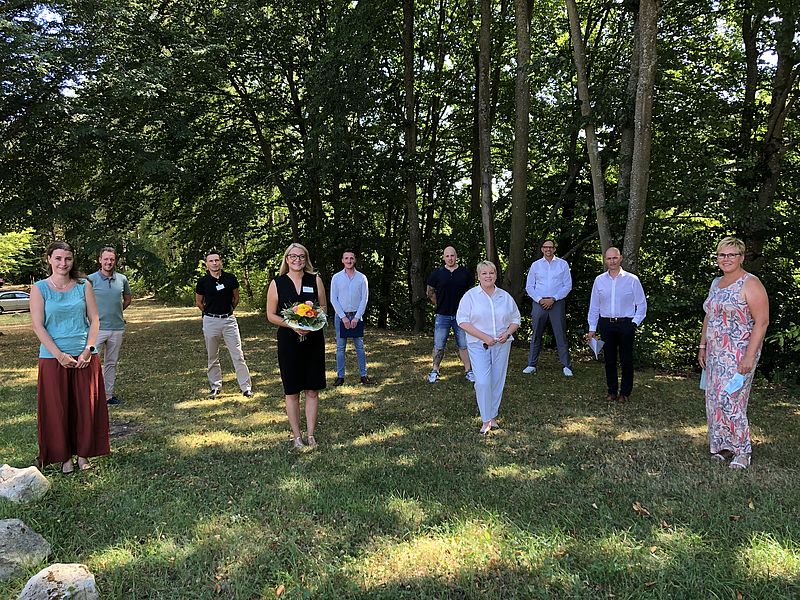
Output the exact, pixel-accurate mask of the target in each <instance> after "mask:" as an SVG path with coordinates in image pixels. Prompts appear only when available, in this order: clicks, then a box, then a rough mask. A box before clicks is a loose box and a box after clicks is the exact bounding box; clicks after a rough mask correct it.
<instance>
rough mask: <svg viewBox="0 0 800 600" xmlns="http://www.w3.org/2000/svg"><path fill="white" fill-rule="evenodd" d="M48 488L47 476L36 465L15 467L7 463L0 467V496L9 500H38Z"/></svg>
mask: <svg viewBox="0 0 800 600" xmlns="http://www.w3.org/2000/svg"><path fill="white" fill-rule="evenodd" d="M49 489H50V482H49V481H47V477H45V476H44V475H42V473H41V472H40V471H39V469H37V468H36V467H25V468H24V469H15V468H14V467H11V466H9V465H3V466H2V467H0V497H2V498H6V499H7V500H10V501H11V502H30V501H32V500H38V499H39V498H41V497H42V496H44V495H45V494H46V493H47V490H49Z"/></svg>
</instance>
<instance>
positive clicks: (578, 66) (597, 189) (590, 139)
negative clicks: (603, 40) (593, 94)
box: [566, 0, 612, 252]
mask: <svg viewBox="0 0 800 600" xmlns="http://www.w3.org/2000/svg"><path fill="white" fill-rule="evenodd" d="M566 3H567V14H568V16H569V29H570V38H571V39H572V51H573V56H574V59H575V71H576V73H577V80H578V99H579V101H580V104H581V115H582V116H583V131H584V133H585V134H586V151H587V153H588V154H589V165H590V167H591V172H592V190H593V192H594V208H595V212H596V213H597V233H598V234H599V236H600V246H601V248H602V250H603V252H605V250H606V248H608V247H609V246H611V244H612V239H611V227H610V225H609V222H608V214H607V212H606V191H605V181H604V178H603V164H602V160H601V157H600V147H599V144H598V143H597V134H596V133H595V128H594V121H593V118H592V103H591V99H590V97H589V77H588V74H587V71H586V48H585V46H584V44H583V35H582V34H581V21H580V17H579V16H578V7H577V6H576V5H575V0H566Z"/></svg>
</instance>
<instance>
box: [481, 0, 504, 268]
mask: <svg viewBox="0 0 800 600" xmlns="http://www.w3.org/2000/svg"><path fill="white" fill-rule="evenodd" d="M491 29H492V2H491V0H481V29H480V60H479V69H478V78H479V81H480V83H479V86H478V139H479V142H480V144H479V148H480V168H481V219H482V221H483V240H484V246H485V248H486V258H487V259H488V260H490V261H492V262H493V263H494V264H495V265H497V267H498V269H499V268H500V267H499V265H498V261H497V246H496V244H495V239H494V214H493V213H494V211H493V210H492V162H491V131H490V129H491V125H490V118H491V112H490V111H491V106H490V94H489V91H490V89H489V67H490V55H491V43H492V40H491Z"/></svg>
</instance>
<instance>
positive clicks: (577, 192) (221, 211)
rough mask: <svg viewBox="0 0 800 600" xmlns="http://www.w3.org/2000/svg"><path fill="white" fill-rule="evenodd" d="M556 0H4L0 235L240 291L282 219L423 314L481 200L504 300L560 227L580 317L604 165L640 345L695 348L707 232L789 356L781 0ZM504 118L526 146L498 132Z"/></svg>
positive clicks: (792, 166)
mask: <svg viewBox="0 0 800 600" xmlns="http://www.w3.org/2000/svg"><path fill="white" fill-rule="evenodd" d="M568 4H569V2H567V3H564V2H560V1H556V0H542V1H540V2H531V1H530V0H528V1H527V2H510V1H509V0H492V1H486V0H483V1H482V2H478V1H477V0H466V1H463V0H460V1H454V0H415V1H413V2H412V1H411V0H406V2H405V3H397V2H388V1H385V0H376V1H374V2H365V1H363V0H361V1H358V0H347V1H342V0H322V1H315V2H309V1H308V0H296V1H294V2H288V3H287V2H274V1H272V0H268V1H266V2H264V1H261V2H253V1H251V0H235V1H234V0H229V1H223V2H218V3H205V4H204V3H196V2H186V1H185V0H177V1H175V2H160V1H159V2H152V1H149V0H137V1H135V2H133V1H129V0H115V1H114V2H109V1H108V0H65V1H61V2H24V1H11V2H6V3H4V4H3V5H2V6H0V23H2V28H3V31H4V35H3V44H2V46H0V70H2V73H3V77H2V83H1V85H2V91H3V93H2V100H1V101H0V131H2V155H0V221H1V222H2V227H1V228H0V229H1V230H0V233H5V234H10V233H14V232H22V231H24V230H26V228H30V229H32V230H33V239H34V240H35V241H36V245H34V246H32V247H35V248H36V251H37V252H38V251H39V250H41V248H43V246H44V245H46V244H45V242H46V241H48V240H50V239H52V238H54V237H64V238H66V239H68V240H69V241H70V242H73V243H75V245H76V246H77V247H78V248H79V255H80V256H79V258H80V260H81V263H82V264H83V265H84V266H86V267H87V268H88V267H89V265H90V264H92V263H93V262H94V258H95V254H96V251H97V250H98V249H99V248H100V247H102V246H104V245H107V244H109V243H112V244H115V245H116V246H118V247H119V249H120V250H121V253H122V258H123V261H124V263H125V265H126V266H127V268H128V269H129V270H130V272H131V274H133V275H134V276H135V278H136V279H137V280H138V281H139V283H140V285H141V286H142V287H143V288H144V289H148V290H150V291H152V292H154V293H158V294H160V295H163V296H175V295H176V294H178V293H179V291H180V290H181V289H182V288H183V287H184V286H186V285H187V282H189V281H190V280H191V279H192V278H193V277H194V275H195V273H196V269H197V265H198V261H199V259H200V258H201V257H202V255H203V253H204V252H205V250H207V249H209V248H212V247H214V248H219V249H220V250H222V251H223V252H224V253H225V254H226V256H227V257H228V259H229V261H232V264H233V265H235V267H236V268H237V269H239V270H241V271H242V272H243V274H244V280H245V286H246V289H247V290H249V291H250V293H251V294H252V296H253V301H254V302H256V303H258V302H260V301H261V299H262V298H263V287H264V283H265V281H266V279H268V278H269V277H271V276H272V275H273V274H274V272H275V271H276V268H277V264H278V261H279V258H280V256H281V255H282V251H283V249H284V248H285V247H286V246H287V245H288V244H289V243H290V242H291V241H292V240H297V241H301V242H303V243H304V244H305V245H306V246H308V247H309V250H310V252H311V255H312V258H313V260H314V262H315V264H316V265H318V267H319V268H320V270H321V272H322V274H323V277H324V278H326V279H329V277H330V276H331V275H332V274H333V272H334V271H335V270H338V268H340V266H339V262H338V259H339V257H340V255H341V251H342V249H344V248H345V247H352V248H354V249H356V250H357V251H358V252H359V254H360V255H361V261H360V265H359V266H360V268H362V269H363V270H364V272H365V273H366V274H367V276H368V277H369V278H370V281H371V284H372V285H371V287H372V290H373V292H372V294H371V309H370V314H369V315H368V317H369V319H370V320H372V321H374V322H375V323H376V324H379V325H381V326H390V327H416V328H417V329H420V328H421V327H422V325H423V323H421V322H420V318H421V317H424V312H420V311H419V310H418V311H416V312H415V310H414V309H415V307H416V308H417V309H419V308H420V304H419V297H418V295H416V296H415V292H414V289H415V288H414V283H415V281H418V279H417V280H415V278H419V277H421V276H424V275H425V274H426V273H427V272H429V271H430V270H431V269H432V268H433V267H434V266H436V264H437V263H438V262H439V260H440V256H441V251H442V248H443V247H444V246H446V245H449V244H452V245H454V246H455V247H456V249H457V250H458V252H459V255H460V257H461V262H462V263H463V264H466V265H469V266H471V265H474V264H475V263H476V262H477V260H478V259H480V258H482V257H483V256H484V254H485V253H486V249H487V246H486V242H487V240H486V238H485V235H486V234H485V232H486V231H487V227H486V226H487V224H488V223H487V219H488V220H489V221H490V224H491V225H492V229H493V232H492V235H493V240H494V241H493V243H494V245H495V247H496V252H497V255H498V260H499V262H500V265H499V266H500V269H501V271H503V272H505V270H506V269H507V268H509V270H510V273H511V274H512V276H513V281H509V280H507V281H506V286H507V287H509V288H510V289H514V290H515V292H514V293H515V295H516V296H517V297H518V298H519V297H520V290H521V286H520V284H521V282H520V281H519V279H520V274H519V272H518V271H519V267H518V265H519V264H520V261H521V264H523V265H525V268H527V265H529V264H530V262H531V261H532V260H533V259H535V258H537V257H538V247H539V246H540V241H541V240H542V239H543V238H544V237H553V238H555V239H556V241H557V242H558V245H559V253H560V254H561V255H562V256H564V257H566V258H567V259H568V260H569V261H570V263H571V265H572V270H573V279H574V280H575V282H576V284H575V290H574V291H573V295H572V296H571V300H570V309H569V310H570V314H571V316H570V323H571V325H570V329H571V330H572V331H573V335H577V334H579V333H580V331H581V329H583V323H584V321H585V319H584V315H585V314H586V313H585V310H586V305H587V303H588V290H589V288H590V287H591V281H592V279H593V277H594V275H596V274H597V273H598V272H599V271H600V270H601V269H602V265H601V262H600V260H599V252H600V249H601V240H600V237H599V231H598V215H599V212H598V206H597V204H596V198H597V196H596V194H597V191H598V186H602V189H603V193H604V204H603V207H602V208H603V215H604V217H605V218H606V219H607V227H608V237H609V241H610V242H611V243H613V244H616V245H618V246H620V247H621V248H623V247H624V248H625V252H626V254H629V256H627V257H626V258H627V259H629V260H631V261H632V262H631V263H629V264H631V265H632V267H631V268H635V269H636V270H637V271H638V273H639V275H640V277H641V278H642V281H643V283H644V286H645V289H646V291H647V293H648V295H649V297H650V301H649V304H650V315H649V316H648V319H647V322H646V324H647V327H646V328H645V339H644V340H643V345H644V347H645V348H646V350H647V352H643V353H642V354H643V356H644V357H645V358H644V359H645V360H647V361H649V362H651V363H654V364H658V365H662V366H667V367H682V366H685V365H687V364H689V362H691V359H692V358H693V356H694V352H693V351H692V350H691V348H692V347H693V346H694V345H695V344H696V340H697V335H698V327H699V320H700V318H701V315H702V309H701V303H702V300H703V298H704V296H705V293H706V291H707V289H708V285H709V284H710V281H711V278H712V276H713V274H714V269H715V267H714V263H713V261H711V260H710V259H711V256H712V254H713V251H714V248H715V244H716V241H717V240H718V239H719V238H721V237H722V236H723V235H726V234H735V235H738V236H740V237H742V238H743V239H744V240H745V241H746V243H747V245H748V248H749V249H750V250H751V252H749V254H748V267H749V268H750V269H751V270H752V271H753V272H755V273H757V274H758V275H759V276H760V277H761V278H762V280H763V281H764V283H765V285H766V287H767V290H768V292H769V294H770V297H771V300H772V311H771V319H772V326H771V329H770V338H769V340H770V341H768V345H769V346H770V347H771V348H772V349H773V350H776V349H777V348H778V345H777V344H778V342H782V343H783V344H784V352H775V351H773V352H766V353H765V357H764V360H763V363H764V367H765V368H766V370H767V371H768V372H770V373H778V372H780V373H782V374H783V376H788V377H797V376H798V372H797V370H796V369H797V367H796V366H794V367H793V365H797V364H800V360H798V359H799V358H800V349H799V348H797V347H794V348H793V349H792V340H793V339H794V340H796V339H797V337H796V335H795V337H794V338H793V337H792V336H791V332H798V331H800V319H798V318H797V316H796V315H797V314H798V312H800V283H799V281H800V269H798V265H797V259H796V257H797V256H798V253H799V251H800V236H797V235H796V233H797V232H798V231H799V230H800V229H799V228H798V217H799V216H800V205H798V203H797V202H796V200H795V198H796V197H797V196H798V192H799V191H800V168H798V166H800V164H799V163H800V154H799V153H798V150H797V144H796V140H797V137H798V119H797V96H798V73H800V37H799V36H798V29H799V28H798V18H799V15H800V9H799V8H798V7H797V6H796V3H795V2H793V1H792V0H772V1H771V2H768V1H763V0H737V1H736V2H734V0H713V1H712V0H709V1H703V2H698V1H696V0H691V1H689V0H676V1H671V2H657V1H655V0H641V1H639V0H583V1H580V2H577V3H573V4H574V6H575V9H576V15H577V19H578V22H576V23H575V24H576V25H578V27H573V29H572V31H571V30H570V23H569V19H568V15H567V5H568ZM482 23H484V25H485V26H487V28H485V29H484V32H487V31H488V34H489V39H488V40H485V42H487V43H485V44H484V45H482V44H481V43H480V39H481V24H482ZM526 30H527V32H526ZM576 33H579V34H580V39H581V42H582V43H581V47H582V48H583V54H584V56H583V58H584V59H585V60H584V67H583V68H584V70H585V73H583V74H582V75H581V76H584V75H585V80H586V82H587V94H588V99H589V102H590V105H587V104H586V103H584V105H585V106H590V108H591V110H590V111H588V112H587V111H586V110H582V103H581V101H580V100H581V99H579V96H578V87H579V86H578V83H579V78H578V75H579V73H580V70H578V71H576V64H578V63H577V62H576V53H574V52H573V44H574V43H575V41H576V39H577V38H576V37H575V34H576ZM520 35H522V36H525V42H528V41H529V42H530V48H529V49H527V50H526V51H524V52H522V53H520V52H518V46H519V43H518V42H519V40H520ZM522 48H523V49H524V44H523V45H522ZM576 49H578V48H577V47H576ZM520 57H521V58H520ZM520 60H522V61H525V62H524V64H517V63H518V61H520ZM409 61H410V62H409ZM643 61H644V62H643ZM481 64H483V65H484V68H485V69H487V70H486V72H485V77H483V78H482V77H480V73H481ZM647 65H651V66H652V81H651V82H650V83H649V88H648V86H647V85H644V84H647V82H646V81H645V80H646V77H645V75H646V72H645V71H644V70H643V69H645V67H646V66H647ZM409 76H410V79H409ZM480 81H483V82H484V83H483V84H480V83H479V82H480ZM643 81H644V84H643ZM409 82H410V86H411V87H409ZM487 82H488V83H487ZM481 85H483V88H484V89H483V92H487V93H486V95H485V96H484V98H485V102H484V105H486V109H485V112H486V113H487V114H485V115H484V116H485V117H486V125H485V127H488V143H489V146H490V147H489V149H488V153H487V155H486V158H485V160H484V161H483V169H484V170H483V177H484V180H483V181H484V194H483V201H484V203H485V202H486V200H487V198H488V201H489V202H490V206H489V207H488V208H490V209H491V210H490V211H488V212H487V211H486V210H482V204H481V203H482V194H481V181H482V179H481V177H482V172H481V168H482V166H481V160H480V154H481V143H480V137H481V136H480V135H479V130H481V127H479V123H480V118H479V117H480V113H481V110H480V109H481V105H482V104H481V101H480V98H481V93H482V91H481ZM487 86H488V89H487ZM648 89H649V93H650V98H649V100H650V102H651V106H650V108H649V109H647V103H646V102H644V103H642V102H643V99H642V97H641V94H647V93H648ZM526 92H527V96H526ZM637 93H638V94H639V97H637ZM522 100H526V101H527V104H521V102H522ZM644 100H647V98H645V99H644ZM520 107H522V108H521V109H520ZM637 107H639V108H637ZM641 107H644V109H645V113H641V112H640V110H642V108H641ZM520 110H522V111H523V112H522V113H520V112H519V111H520ZM647 110H649V112H650V113H651V116H649V115H648V114H647ZM526 113H527V116H528V125H529V131H528V134H527V143H525V144H517V145H516V146H515V140H517V139H523V138H522V137H521V136H522V135H523V134H524V129H520V127H521V126H522V125H524V119H523V122H522V123H520V122H519V121H518V118H517V117H518V116H519V114H523V115H524V114H526ZM643 115H644V117H645V121H641V119H642V117H643ZM637 119H639V120H637ZM645 126H646V127H648V128H649V130H648V131H647V133H648V135H649V136H650V138H649V140H647V141H646V145H645V146H642V145H641V144H642V143H643V141H642V140H644V138H636V135H638V133H637V132H638V131H639V130H638V129H637V127H645ZM587 127H590V128H589V129H587ZM590 130H591V131H592V132H593V134H592V135H594V136H596V140H597V142H596V148H597V156H596V158H597V164H598V166H599V170H598V171H596V172H595V175H596V177H595V178H594V181H593V178H592V168H591V167H592V165H590V154H589V153H587V145H586V140H587V139H588V138H587V132H589V131H590ZM410 135H413V136H414V140H413V141H414V143H413V144H411V145H409V143H408V142H409V140H410V138H409V136H410ZM635 139H638V140H639V144H640V145H638V146H637V145H636V143H634V140H635ZM633 149H636V151H635V152H634V150H633ZM645 151H646V153H647V154H649V159H648V160H644V159H646V158H647V156H645V154H644V152H645ZM522 152H525V154H526V156H524V157H523V158H522V161H523V162H517V167H516V170H515V169H514V158H515V154H516V156H517V157H518V160H519V157H520V156H522V154H521V153H522ZM637 161H638V162H637ZM521 165H522V166H524V165H527V168H522V167H521ZM631 169H632V170H631ZM487 176H488V178H489V179H486V177H487ZM515 177H516V181H515ZM520 178H524V181H521V179H520ZM487 181H490V186H491V187H488V188H487V187H486V186H487V185H488V184H487ZM515 184H516V186H515ZM515 187H516V189H517V192H516V194H515V193H513V189H514V188H515ZM487 190H488V195H487ZM632 202H635V203H636V205H635V207H636V208H637V210H638V209H639V208H641V212H640V213H636V214H637V215H638V216H636V217H634V216H633V215H634V212H635V211H633V210H631V209H632V204H631V203H632ZM635 218H636V219H638V218H640V219H641V223H638V224H637V223H635V222H633V219H635ZM415 224H416V225H415ZM414 227H416V228H417V229H418V234H415V233H414ZM515 227H516V229H515ZM637 227H640V231H641V233H637ZM512 231H516V234H514V235H512ZM637 236H640V238H641V239H640V241H639V239H638V237H637ZM629 249H630V251H629ZM229 264H230V262H229ZM0 275H2V273H0ZM520 299H521V298H520ZM525 304H526V302H525V301H523V302H522V306H521V308H522V309H523V312H526V310H525ZM776 335H777V336H779V337H778V338H776V337H774V336H776ZM787 336H788V337H787ZM793 369H795V370H794V371H793Z"/></svg>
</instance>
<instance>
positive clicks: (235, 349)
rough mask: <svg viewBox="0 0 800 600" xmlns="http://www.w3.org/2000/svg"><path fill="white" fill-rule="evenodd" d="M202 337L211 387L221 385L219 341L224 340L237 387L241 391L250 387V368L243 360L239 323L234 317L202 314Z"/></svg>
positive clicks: (215, 387) (216, 388)
mask: <svg viewBox="0 0 800 600" xmlns="http://www.w3.org/2000/svg"><path fill="white" fill-rule="evenodd" d="M203 337H204V338H205V340H206V352H208V384H209V385H210V386H211V389H212V390H218V389H220V388H221V387H222V368H221V367H220V365H219V345H220V342H225V346H227V348H228V353H229V354H230V355H231V360H232V361H233V366H234V368H235V369H236V379H237V381H238V382H239V389H240V390H242V391H243V392H246V391H247V390H249V389H251V383H250V369H248V368H247V364H246V363H245V362H244V352H243V351H242V338H241V336H240V335H239V324H238V323H237V322H236V317H234V316H233V315H231V316H230V317H227V318H225V319H219V318H217V317H209V316H203Z"/></svg>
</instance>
